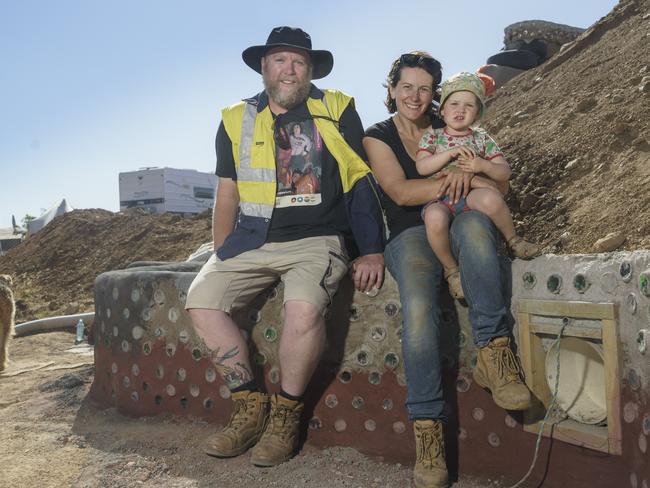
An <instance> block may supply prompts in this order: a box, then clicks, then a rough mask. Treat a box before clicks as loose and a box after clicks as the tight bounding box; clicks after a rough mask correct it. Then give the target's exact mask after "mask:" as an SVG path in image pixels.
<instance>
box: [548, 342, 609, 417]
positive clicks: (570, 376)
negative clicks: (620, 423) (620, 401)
mask: <svg viewBox="0 0 650 488" xmlns="http://www.w3.org/2000/svg"><path fill="white" fill-rule="evenodd" d="M560 341H561V343H560V347H559V356H560V383H559V387H558V392H557V403H558V405H559V406H560V408H562V410H564V411H565V412H566V413H567V415H568V416H569V417H571V418H572V419H574V420H577V421H578V422H582V423H584V424H597V423H599V422H602V421H603V420H605V419H606V418H607V402H606V395H605V365H604V361H603V351H602V348H601V347H600V346H599V345H596V344H593V343H591V342H589V341H586V340H582V339H578V338H576V337H565V338H562V339H560ZM557 357H558V347H557V341H554V342H553V343H552V344H551V347H550V348H549V350H548V353H547V354H546V379H547V381H548V386H549V388H550V389H551V393H552V392H553V391H554V389H555V376H556V372H557Z"/></svg>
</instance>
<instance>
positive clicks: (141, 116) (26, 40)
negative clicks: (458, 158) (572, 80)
mask: <svg viewBox="0 0 650 488" xmlns="http://www.w3.org/2000/svg"><path fill="white" fill-rule="evenodd" d="M616 3H617V2H615V1H613V0H590V1H589V2H567V1H566V0H562V1H560V0H545V1H540V0H518V1H514V0H513V1H501V0H493V1H491V2H477V1H463V0H459V1H455V2H439V1H435V0H428V1H419V0H412V1H410V2H399V1H390V2H389V1H384V0H375V1H356V2H354V1H341V0H331V1H328V2H297V1H290V2H289V1H284V0H276V1H273V2H263V1H258V0H247V1H240V2H217V1H216V0H213V1H207V0H185V1H182V2H181V1H180V0H179V1H169V0H156V1H154V0H140V1H139V0H131V1H123V0H112V1H110V2H107V1H104V2H99V1H94V0H85V1H82V0H57V1H46V0H41V1H34V0H20V1H18V0H16V1H12V0H0V63H1V65H0V66H1V67H0V227H9V226H10V225H11V215H12V214H14V215H15V216H16V220H18V221H20V219H21V218H22V217H23V216H24V215H25V214H26V213H30V214H32V215H35V216H39V215H40V214H41V213H42V210H43V209H47V208H49V207H50V206H52V205H53V204H54V203H55V202H56V201H58V200H59V199H60V198H66V199H67V200H68V202H69V203H70V204H71V205H72V206H73V207H75V208H105V209H107V210H111V211H117V210H118V209H119V195H118V174H119V173H120V172H124V171H133V170H137V169H139V168H141V167H144V166H168V167H174V168H193V169H197V170H199V171H209V172H212V171H214V167H215V156H214V135H215V133H216V129H217V126H218V123H219V110H220V108H221V107H223V106H225V105H229V104H230V103H233V102H235V101H237V100H239V99H241V98H243V97H245V96H249V95H252V94H254V93H256V92H258V91H259V90H260V89H261V78H260V76H259V75H258V74H257V73H255V72H254V71H252V70H250V69H249V68H248V67H246V65H244V63H243V61H242V60H241V52H242V50H243V49H245V48H246V47H248V46H251V45H254V44H264V43H265V41H266V37H267V36H268V33H269V31H270V30H271V28H272V27H274V26H276V25H294V26H300V27H302V28H303V29H305V30H306V31H307V32H309V33H310V34H311V36H312V41H313V44H314V48H316V49H328V50H330V51H332V53H333V54H334V70H333V72H332V74H330V75H329V76H328V77H327V78H324V79H323V80H320V81H317V85H319V86H320V87H323V88H328V87H333V88H338V89H342V90H344V91H346V92H348V93H350V94H352V95H353V96H354V97H355V98H356V100H357V108H358V110H359V113H360V114H361V118H362V120H363V122H364V124H365V125H366V126H368V125H371V124H372V123H374V122H377V121H379V120H383V119H384V118H386V116H387V113H386V111H385V108H384V106H383V104H382V101H383V99H384V97H385V90H384V88H383V87H382V86H381V84H382V81H383V79H384V78H385V76H386V73H387V71H388V68H389V66H390V63H391V62H392V60H393V59H394V58H396V57H397V56H399V54H401V53H402V52H406V51H410V50H412V49H423V50H427V51H429V52H431V53H432V54H433V55H434V56H435V57H437V58H438V59H439V60H440V61H441V62H442V65H443V69H444V75H445V76H448V75H451V74H453V73H455V72H457V71H462V70H474V69H476V68H477V67H478V66H480V65H481V64H483V63H484V62H485V60H486V59H487V57H489V56H491V55H492V54H495V53H496V52H498V51H499V50H500V49H501V47H502V45H503V29H504V27H505V26H507V25H508V24H511V23H514V22H519V21H522V20H531V19H541V20H548V21H552V22H558V23H562V24H569V25H572V26H577V27H588V26H590V25H591V24H593V23H594V22H596V21H597V20H598V19H600V18H601V17H603V16H605V15H606V14H607V13H608V12H609V11H610V10H611V9H612V8H613V7H614V6H615V5H616ZM328 18H329V19H330V21H329V22H328V21H327V20H326V19H328Z"/></svg>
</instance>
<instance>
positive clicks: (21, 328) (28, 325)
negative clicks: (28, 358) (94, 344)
mask: <svg viewBox="0 0 650 488" xmlns="http://www.w3.org/2000/svg"><path fill="white" fill-rule="evenodd" d="M80 319H81V320H83V321H84V324H86V325H91V324H92V323H93V321H94V320H95V312H89V313H78V314H74V315H59V316H57V317H47V318H44V319H38V320H31V321H29V322H23V323H22V324H18V325H16V328H15V336H16V337H19V336H23V335H28V334H34V333H36V332H44V331H47V330H52V329H68V328H71V327H74V326H76V325H77V322H79V320H80Z"/></svg>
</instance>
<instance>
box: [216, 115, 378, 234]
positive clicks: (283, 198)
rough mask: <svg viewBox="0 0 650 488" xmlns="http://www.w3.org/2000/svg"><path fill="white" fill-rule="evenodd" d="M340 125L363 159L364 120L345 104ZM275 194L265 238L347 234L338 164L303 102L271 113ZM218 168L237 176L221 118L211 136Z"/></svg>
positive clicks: (221, 174)
mask: <svg viewBox="0 0 650 488" xmlns="http://www.w3.org/2000/svg"><path fill="white" fill-rule="evenodd" d="M338 125H339V131H340V132H341V133H342V134H343V137H344V139H345V140H346V142H347V143H348V144H349V145H350V147H351V148H352V149H353V150H354V151H355V152H356V153H357V154H358V155H359V156H360V157H361V158H362V159H363V160H364V161H365V160H366V155H365V152H364V150H363V146H362V143H361V141H362V138H363V126H362V124H361V119H360V118H359V115H358V114H357V112H356V110H355V109H354V107H353V106H352V105H351V104H350V105H348V107H347V108H346V109H345V110H344V112H343V114H342V115H341V119H340V121H339V124H338ZM275 126H276V127H277V129H276V133H277V134H278V137H277V138H276V140H278V141H280V142H276V169H277V194H276V203H275V209H274V210H273V218H272V219H271V224H270V227H269V231H268V235H267V239H266V242H286V241H292V240H296V239H302V238H305V237H314V236H322V235H342V236H344V237H345V238H346V240H349V239H350V237H351V233H350V225H349V222H348V218H347V213H346V207H345V201H344V198H343V187H342V184H341V177H340V175H339V169H338V165H337V163H336V160H335V159H334V158H333V157H332V155H331V154H330V152H329V151H328V149H327V146H326V145H325V143H324V141H323V139H322V137H321V136H320V133H319V132H318V131H317V129H316V124H315V122H314V120H313V119H312V117H311V116H310V114H309V111H308V110H307V104H306V103H304V104H302V105H300V106H298V107H296V108H294V109H292V110H290V111H288V112H286V113H284V114H282V115H280V116H278V117H275ZM216 150H217V170H216V174H217V175H218V176H219V177H223V178H232V179H233V180H236V179H237V173H236V171H235V161H234V159H233V154H232V143H231V141H230V138H229V137H228V134H227V133H226V130H225V128H224V127H223V122H222V123H221V125H220V126H219V130H218V132H217V139H216Z"/></svg>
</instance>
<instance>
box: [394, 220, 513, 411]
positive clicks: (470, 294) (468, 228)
mask: <svg viewBox="0 0 650 488" xmlns="http://www.w3.org/2000/svg"><path fill="white" fill-rule="evenodd" d="M498 237H499V236H498V232H497V230H496V228H495V227H494V225H493V224H492V222H491V221H490V219H489V218H488V217H487V216H485V215H484V214H482V213H480V212H476V211H470V212H463V213H461V214H459V215H457V216H456V218H455V219H454V220H453V222H452V225H451V230H450V238H451V248H452V252H453V253H454V255H455V256H456V259H457V260H458V262H459V264H460V278H461V283H462V286H463V291H464V292H465V298H466V300H467V303H468V305H469V320H470V323H471V324H472V331H473V338H474V342H475V343H476V345H477V346H479V347H480V346H484V345H485V344H487V343H488V342H489V341H490V340H491V339H492V338H495V337H501V336H504V335H507V334H508V333H509V327H508V311H507V308H506V298H505V295H504V292H503V287H502V280H501V278H502V269H501V265H500V259H499V257H498V256H497V242H498ZM385 259H386V266H387V267H388V270H389V271H390V273H391V275H392V276H393V278H395V281H397V286H398V288H399V293H400V301H401V302H402V322H403V323H402V356H403V358H404V369H405V372H406V386H407V397H406V408H407V410H408V414H409V418H410V419H411V420H413V419H443V420H444V415H443V407H444V400H443V397H442V374H441V371H442V368H441V365H440V333H441V329H440V289H441V287H442V274H443V272H442V266H441V265H440V262H439V261H438V258H436V256H435V254H434V253H433V251H432V250H431V247H430V246H429V243H428V241H427V237H426V232H425V229H424V225H420V226H417V227H411V228H409V229H407V230H405V231H403V232H401V233H400V234H399V235H398V236H397V237H395V239H393V240H392V241H391V242H390V243H389V244H388V245H387V246H386V251H385Z"/></svg>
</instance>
